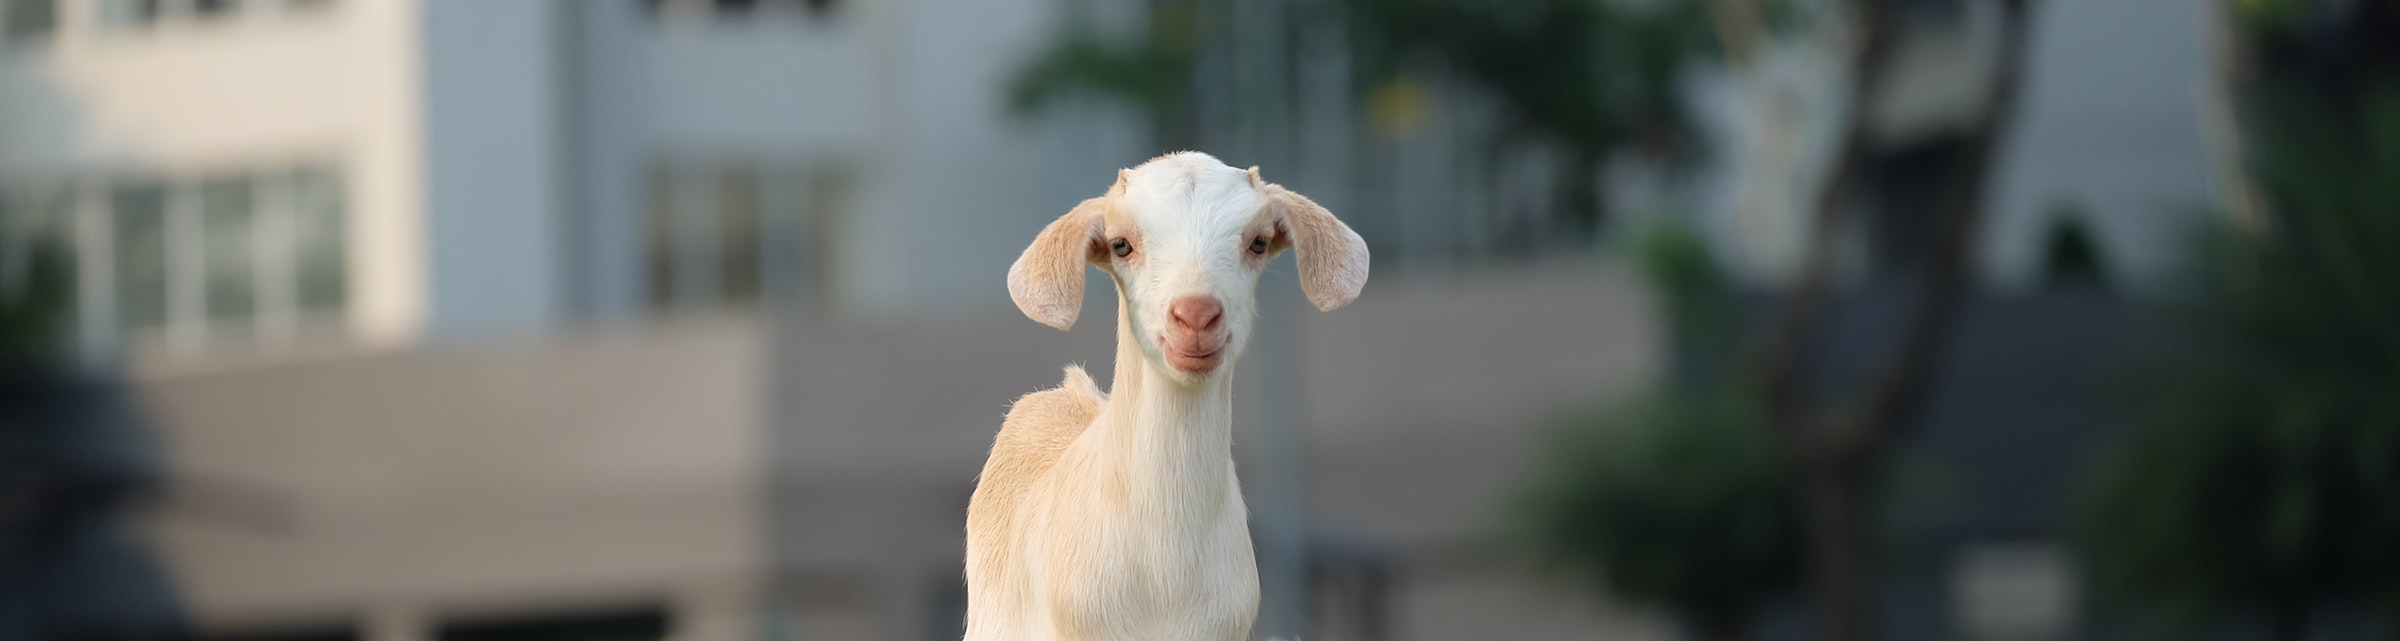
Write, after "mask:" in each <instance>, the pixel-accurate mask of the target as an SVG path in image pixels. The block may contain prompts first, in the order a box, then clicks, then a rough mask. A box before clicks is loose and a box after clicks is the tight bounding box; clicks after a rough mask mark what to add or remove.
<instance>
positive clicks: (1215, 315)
mask: <svg viewBox="0 0 2400 641" xmlns="http://www.w3.org/2000/svg"><path fill="white" fill-rule="evenodd" d="M1167 316H1168V317H1169V318H1173V319H1175V324H1176V325H1177V326H1180V327H1182V328H1184V329H1187V330H1191V331H1196V332H1205V331H1208V330H1212V329H1216V328H1217V321H1218V320H1220V319H1223V318H1224V317H1225V306H1224V305H1220V304H1218V303H1217V299H1216V298H1214V297H1209V296H1185V297H1182V298H1178V299H1175V302H1174V303H1173V304H1170V305H1168V306H1167Z"/></svg>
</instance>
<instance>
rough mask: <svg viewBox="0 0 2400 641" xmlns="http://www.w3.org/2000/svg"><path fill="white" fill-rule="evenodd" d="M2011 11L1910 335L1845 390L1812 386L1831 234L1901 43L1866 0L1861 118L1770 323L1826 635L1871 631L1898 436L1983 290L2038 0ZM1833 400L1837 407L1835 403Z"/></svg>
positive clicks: (2014, 3) (1774, 405)
mask: <svg viewBox="0 0 2400 641" xmlns="http://www.w3.org/2000/svg"><path fill="white" fill-rule="evenodd" d="M1999 1H2000V6H2001V8H2002V20H2003V26H2002V34H2001V35H2002V39H2001V43H2000V44H2001V51H2000V52H1999V56H1998V58H1997V60H1998V64H1999V65H2001V66H2000V69H1998V70H1997V72H1996V73H1994V74H1993V77H1992V85H1990V87H1989V88H1988V100H1987V102H1986V104H1987V106H1986V107H1985V111H1984V113H1982V114H1980V117H1979V118H1978V120H1977V122H1976V123H1975V124H1974V125H1973V128H1972V129H1970V130H1969V131H1968V132H1966V133H1965V134H1964V135H1965V137H1966V140H1967V141H1968V151H1967V154H1968V158H1967V163H1966V166H1965V167H1964V168H1962V170H1961V171H1962V175H1961V179H1960V180H1959V181H1958V183H1957V186H1956V187H1954V188H1953V189H1954V190H1955V191H1954V192H1953V193H1952V194H1951V197H1950V198H1949V199H1947V200H1948V202H1946V203H1944V204H1945V206H1944V207H1942V208H1941V211H1939V212H1937V213H1940V214H1944V215H1947V216H1948V218H1949V219H1948V220H1946V221H1944V222H1943V225H1944V226H1943V229H1942V230H1941V233H1940V237H1939V238H1937V239H1936V240H1935V242H1936V243H1937V247H1936V249H1935V251H1936V254H1935V255H1934V256H1933V258H1932V260H1931V264H1930V265H1929V266H1928V267H1927V270H1926V271H1927V274H1925V276H1924V277H1922V278H1921V279H1919V280H1918V285H1917V287H1916V289H1917V291H1916V300H1915V302H1914V303H1913V304H1912V306H1911V308H1910V309H1909V310H1908V311H1907V318H1906V319H1905V321H1904V323H1903V325H1902V329H1901V331H1900V332H1899V333H1898V335H1897V336H1896V337H1895V338H1894V340H1893V341H1892V347H1891V348H1890V349H1888V350H1886V353H1885V355H1884V356H1883V357H1882V360H1881V362H1880V363H1878V364H1877V365H1876V367H1875V368H1874V369H1872V370H1870V371H1869V373H1868V374H1867V378H1866V380H1865V381H1864V382H1863V383H1861V384H1859V385H1858V386H1856V388H1855V389H1854V390H1852V391H1850V392H1848V393H1841V394H1834V395H1826V394H1821V393H1809V392H1805V391H1804V390H1808V389H1809V388H1811V387H1813V386H1811V385H1808V384H1807V379H1808V378H1809V377H1810V376H1811V375H1813V374H1816V373H1818V372H1816V371H1815V370H1816V369H1817V368H1816V367H1815V365H1814V363H1812V362H1811V361H1812V360H1813V359H1814V356H1815V355H1816V353H1817V352H1818V349H1817V348H1818V347H1819V345H1818V344H1817V343H1819V342H1820V341H1822V340H1823V337H1822V336H1821V335H1820V334H1821V332H1820V331H1819V325H1820V324H1821V321H1822V318H1823V316H1824V302H1825V300H1826V299H1827V298H1829V297H1830V290H1831V280H1830V273H1831V265H1832V252H1831V245H1832V243H1831V238H1832V236H1833V227H1834V225H1836V224H1837V223H1838V222H1840V219H1841V216H1840V215H1839V214H1840V211H1841V207H1842V206H1843V204H1844V201H1845V196H1844V194H1845V192H1846V191H1848V190H1849V188H1850V186H1851V185H1850V183H1851V182H1852V181H1853V180H1856V179H1857V178H1858V177H1859V175H1860V174H1861V173H1862V172H1863V171H1864V167H1863V166H1864V164H1865V161H1866V160H1867V159H1868V158H1870V157H1871V153H1872V149H1870V148H1869V146H1870V145H1871V144H1872V142H1873V140H1872V139H1871V137H1870V136H1869V135H1868V133H1869V131H1868V130H1869V128H1868V125H1869V124H1870V123H1868V122H1867V120H1866V112H1865V111H1864V110H1863V108H1862V107H1863V106H1864V105H1866V104H1867V102H1868V100H1869V99H1870V98H1871V97H1873V96H1876V95H1880V92H1879V91H1877V87H1879V86H1880V85H1881V83H1882V82H1883V77H1884V75H1885V73H1886V71H1887V69H1888V67H1889V65H1890V60H1889V54H1890V52H1891V51H1892V50H1894V49H1895V48H1896V47H1897V42H1896V38H1897V35H1896V34H1895V33H1894V32H1893V29H1894V27H1893V24H1892V14H1891V11H1892V8H1891V6H1890V5H1891V3H1889V2H1878V1H1870V2H1865V3H1863V4H1861V5H1860V6H1861V7H1862V9H1863V10H1864V11H1865V12H1866V13H1865V16H1864V18H1865V19H1864V20H1862V21H1861V22H1862V24H1863V25H1864V26H1863V28H1864V29H1865V33H1864V34H1863V35H1864V38H1863V42H1862V43H1861V45H1860V48H1859V49H1858V51H1856V52H1855V54H1854V58H1853V61H1852V62H1853V65H1854V69H1855V74H1856V76H1855V78H1854V79H1853V81H1852V86H1851V95H1852V97H1853V101H1852V103H1851V104H1852V105H1853V107H1852V109H1853V113H1851V114H1850V115H1849V119H1848V121H1847V122H1846V124H1845V132H1844V134H1843V138H1842V148H1841V150H1840V152H1839V155H1838V157H1837V160H1836V161H1835V163H1836V164H1835V166H1834V167H1833V170H1832V172H1831V175H1830V176H1828V177H1827V179H1826V181H1827V182H1826V184H1825V185H1824V187H1823V189H1822V191H1821V192H1820V193H1819V195H1818V202H1817V203H1816V208H1817V211H1815V212H1814V214H1815V216H1814V221H1813V222H1814V225H1815V227H1814V228H1813V229H1812V230H1811V232H1810V242H1809V246H1808V250H1807V251H1808V255H1807V256H1806V259H1805V261H1804V262H1803V267H1802V271H1801V274H1800V276H1799V279H1798V281H1797V283H1796V284H1795V286H1794V287H1793V290H1792V292H1791V295H1790V296H1789V297H1788V298H1787V300H1786V301H1785V303H1784V309H1783V313H1782V314H1781V315H1780V317H1779V318H1778V319H1777V323H1778V324H1777V325H1776V326H1774V327H1771V328H1769V330H1768V331H1769V332H1770V334H1769V336H1768V337H1767V341H1766V342H1765V343H1764V345H1765V347H1764V351H1763V353H1762V356H1763V357H1762V358H1761V359H1760V361H1759V364H1760V367H1761V376H1760V378H1759V383H1760V384H1761V392H1762V396H1763V399H1764V401H1765V402H1766V405H1767V407H1768V411H1769V414H1770V416H1771V421H1772V422H1773V423H1774V425H1775V428H1776V431H1777V433H1778V435H1779V436H1780V438H1781V440H1782V442H1783V446H1784V450H1785V452H1786V454H1787V456H1789V457H1790V458H1791V460H1792V461H1793V467H1794V468H1795V469H1797V470H1799V473H1800V475H1801V483H1802V484H1803V486H1804V487H1803V488H1802V496H1801V501H1802V509H1803V510H1805V511H1806V518H1807V520H1808V523H1807V527H1808V535H1809V546H1810V547H1809V557H1808V560H1809V569H1808V571H1809V588H1810V595H1811V597H1812V598H1813V600H1814V604H1813V605H1814V606H1815V610H1816V612H1815V615H1816V626H1817V627H1816V633H1817V634H1816V638H1817V639H1818V640H1819V641H1868V640H1870V639H1873V638H1874V632H1875V631H1876V627H1877V626H1876V622H1877V621H1878V618H1877V617H1878V616H1879V615H1880V610H1878V609H1877V607H1876V602H1877V599H1876V595H1875V579H1876V564H1875V561H1876V559H1875V558H1874V554H1875V550H1876V541H1875V521H1874V519H1875V511H1874V509H1873V508H1874V500H1875V496H1876V492H1875V490H1876V485H1875V483H1874V481H1875V480H1876V475H1877V474H1878V473H1879V472H1880V471H1881V469H1882V467H1883V465H1884V464H1885V459H1886V458H1888V457H1887V454H1888V452H1889V450H1890V449H1891V447H1892V446H1893V444H1894V443H1895V442H1897V441H1898V440H1899V439H1900V438H1902V437H1903V436H1905V435H1906V433H1907V428H1908V427H1910V426H1912V425H1913V424H1915V423H1916V414H1917V413H1918V410H1919V409H1920V407H1921V405H1922V404H1923V401H1924V397H1925V394H1926V391H1927V389H1928V386H1929V385H1930V384H1931V381H1932V380H1933V379H1934V377H1935V375H1936V374H1938V373H1939V372H1940V371H1941V364H1942V360H1943V358H1944V356H1945V355H1946V353H1947V351H1948V350H1947V347H1948V343H1949V342H1950V340H1949V337H1950V333H1951V332H1950V330H1951V328H1952V326H1953V325H1955V324H1956V320H1957V317H1958V313H1959V310H1960V307H1961V306H1962V305H1963V302H1964V300H1965V298H1966V293H1967V292H1968V291H1969V290H1970V289H1972V278H1971V273H1972V270H1973V267H1972V266H1973V264H1974V263H1973V261H1972V260H1971V259H1972V257H1973V255H1974V251H1975V249H1976V245H1977V241H1978V239H1979V237H1980V231H1981V227H1982V219H1983V215H1984V213H1985V209H1986V206H1985V202H1984V201H1985V200H1987V199H1988V198H1987V195H1988V194H1987V192H1988V190H1989V186H1990V182H1991V173H1992V168H1993V165H1994V164H1996V163H1995V160H1996V157H1997V155H1998V151H1999V147H2000V143H2001V141H2002V140H2004V139H2005V137H2006V135H2007V133H2008V131H2009V126H2008V125H2009V124H2010V122H2011V118H2010V116H2011V115H2013V112H2014V110H2015V104H2016V101H2017V95H2018V93H2019V90H2020V87H2021V86H2022V82H2023V79H2024V75H2025V62H2026V59H2027V57H2028V56H2027V47H2028V44H2027V43H2028V41H2029V36H2028V31H2029V30H2030V28H2031V21H2030V17H2029V14H2030V13H2031V9H2030V7H2029V5H2030V3H2031V0H1999ZM1828 399H1830V402H1829V401H1828Z"/></svg>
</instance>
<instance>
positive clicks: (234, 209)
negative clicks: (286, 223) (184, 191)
mask: <svg viewBox="0 0 2400 641" xmlns="http://www.w3.org/2000/svg"><path fill="white" fill-rule="evenodd" d="M251 195H252V192H251V182H250V181H248V180H244V179H242V178H241V177H225V178H217V179H214V180H209V181H206V182H202V183H200V256H201V264H203V265H205V266H206V267H205V269H204V272H205V273H206V274H207V283H206V285H205V290H206V292H207V295H206V296H205V297H203V300H204V302H205V303H206V305H205V306H206V308H207V312H206V315H207V319H208V322H209V324H211V325H224V324H232V323H234V322H235V321H239V320H242V319H246V318H250V317H251V316H252V315H255V314H256V313H257V312H258V291H257V287H256V285H257V281H258V278H257V276H258V246H259V243H258V217H257V216H256V215H255V214H256V212H255V211H254V209H253V205H254V202H253V200H254V199H253V198H252V197H251Z"/></svg>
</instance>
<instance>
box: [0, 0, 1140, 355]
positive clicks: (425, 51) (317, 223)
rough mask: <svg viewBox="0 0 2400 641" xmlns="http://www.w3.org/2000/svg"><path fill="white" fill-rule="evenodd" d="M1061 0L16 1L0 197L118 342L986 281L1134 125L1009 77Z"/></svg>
mask: <svg viewBox="0 0 2400 641" xmlns="http://www.w3.org/2000/svg"><path fill="white" fill-rule="evenodd" d="M1050 4H1051V3H1050V2H1048V1H1047V0H1011V1H1007V2H994V3H963V2H946V1H945V2H904V1H898V0H767V1H752V2H730V1H725V0H700V1H691V0H655V1H643V0H623V1H562V0H497V1H494V0H7V1H6V2H5V3H4V5H0V7H4V9H5V10H4V11H0V187H4V188H5V190H4V193H5V196H0V206H4V210H5V215H4V216H0V218H5V219H6V220H8V221H9V224H11V225H15V226H18V227H20V228H23V229H27V230H32V233H30V234H11V235H9V237H12V238H23V237H43V238H48V239H51V240H54V241H56V242H59V243H62V244H64V245H66V246H67V247H69V248H71V250H72V253H73V255H74V256H75V266H76V270H75V271H76V274H77V279H78V284H77V292H78V293H77V301H76V311H77V319H76V323H75V325H76V327H77V333H78V338H79V341H80V342H81V343H82V344H83V346H84V347H85V348H87V350H91V351H96V352H100V353H105V354H117V353H124V354H131V355H135V356H164V357H176V356H182V355H191V354H221V353H225V352H228V351H243V350H248V349H251V348H266V349H271V350H272V349H282V348H283V347H286V346H291V345H296V344H297V345H320V344H323V345H389V344H397V343H412V342H417V341H420V340H423V339H427V338H435V339H439V338H444V337H474V336H494V335H517V334H532V333H540V332H547V331H552V330H557V329H561V328H566V327H572V326H576V325H580V324H588V323H615V322H622V321H631V320H641V319H648V318H655V317H658V316H660V315H662V314H672V313H684V312H693V311H702V312H706V311H711V310H722V309H728V308H734V309H738V308H742V307H745V306H749V305H753V304H756V303H758V302H761V301H766V300H775V299H785V300H797V301H805V304H812V305H822V306H823V307H825V308H826V309H832V310H838V311H840V312H841V313H845V314H861V315H875V314H883V313H892V312H895V311H898V310H904V309H906V310H919V309H927V308H931V309H939V308H941V307H943V306H944V305H952V304H971V303H973V302H978V301H983V300H985V299H994V298H996V297H997V296H998V293H997V292H998V291H999V288H998V287H997V286H996V285H992V286H989V287H972V286H970V285H971V284H970V282H969V280H970V279H968V278H966V277H965V276H964V274H972V273H984V272H990V273H997V272H996V271H994V270H995V269H1002V267H999V266H1000V265H1005V261H1006V260H1007V259H1008V258H1010V257H1013V252H1012V251H1011V250H1012V249H1013V248H1014V246H1017V245H1021V243H1020V242H1017V241H1018V239H1017V238H1016V236H1019V235H1024V234H1027V233H1030V232H1027V231H1026V230H1031V229H1035V228H1037V226H1038V225H1039V224H1040V222H1041V221H1044V220H1047V219H1048V218H1050V217H1052V216H1055V215H1056V213H1057V212H1056V211H1053V210H1056V209H1059V207H1061V206H1063V205H1060V204H1059V203H1072V202H1074V200H1075V199H1076V198H1079V197H1081V196H1082V195H1086V192H1092V191H1096V190H1097V189H1099V188H1101V187H1105V183H1104V182H1101V181H1104V180H1105V179H1106V177H1107V176H1108V173H1107V172H1108V171H1109V170H1112V169H1114V168H1115V166H1116V164H1122V163H1123V160H1122V158H1123V157H1126V156H1130V155H1136V154H1138V153H1139V151H1138V150H1135V149H1132V148H1131V146H1130V145H1129V144H1128V143H1129V142H1130V141H1132V140H1134V137H1133V135H1132V134H1133V132H1134V128H1133V127H1132V126H1131V125H1130V123H1122V122H1112V121H1110V120H1109V119H1106V118H1102V119H1097V120H1095V119H1079V120H1078V121H1077V122H1074V123H1071V124H1072V126H1073V130H1072V131H1071V132H1069V131H1066V130H1063V129H1057V128H1056V127H1062V126H1065V125H1051V127H1052V128H1051V129H1044V128H1043V127H1044V125H1041V124H1023V123H1019V122H1016V121H1013V120H1011V119H1010V118H1009V117H1008V116H1007V115H1006V114H1005V113H1004V112H1003V111H1004V110H1002V109H1001V108H1000V107H999V105H998V101H999V99H1000V95H1001V91H1000V90H999V88H998V87H997V86H995V83H996V82H998V80H997V79H1000V78H1005V77H1006V72H1007V70H1008V69H1009V68H1010V66H1011V65H1014V64H1016V63H1017V62H1018V61H1019V60H1021V59H1022V58H1023V55H1024V52H1025V51H1026V50H1029V49H1030V48H1031V47H1032V46H1033V45H1034V43H1036V42H1037V41H1038V39H1039V38H1041V37H1043V36H1044V35H1045V34H1046V33H1047V31H1048V29H1049V27H1050V25H1052V24H1053V23H1055V22H1056V18H1055V14H1054V11H1053V10H1052V8H1051V7H1050ZM1084 158H1090V159H1094V160H1090V161H1083V162H1081V163H1080V164H1079V163H1078V160H1077V159H1084ZM1112 163H1114V164H1112ZM1083 165H1090V166H1083ZM1078 177H1081V178H1085V180H1082V181H1077V180H1075V179H1076V178H1078ZM1095 177H1096V178H1095ZM1083 183H1091V184H1088V185H1087V184H1083ZM936 223H938V224H936ZM1020 232H1023V233H1020ZM1001 238H1005V239H1006V240H1007V241H1008V242H1001V240H1000V239H1001ZM987 280H988V279H987ZM986 290H989V291H986Z"/></svg>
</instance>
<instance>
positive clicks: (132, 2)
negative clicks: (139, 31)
mask: <svg viewBox="0 0 2400 641" xmlns="http://www.w3.org/2000/svg"><path fill="white" fill-rule="evenodd" d="M159 1H160V0H101V3H100V24H102V25H104V26H107V27H110V28H114V29H131V28H137V27H142V26H147V25H149V24H150V23H152V22H156V21H158V4H159Z"/></svg>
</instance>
